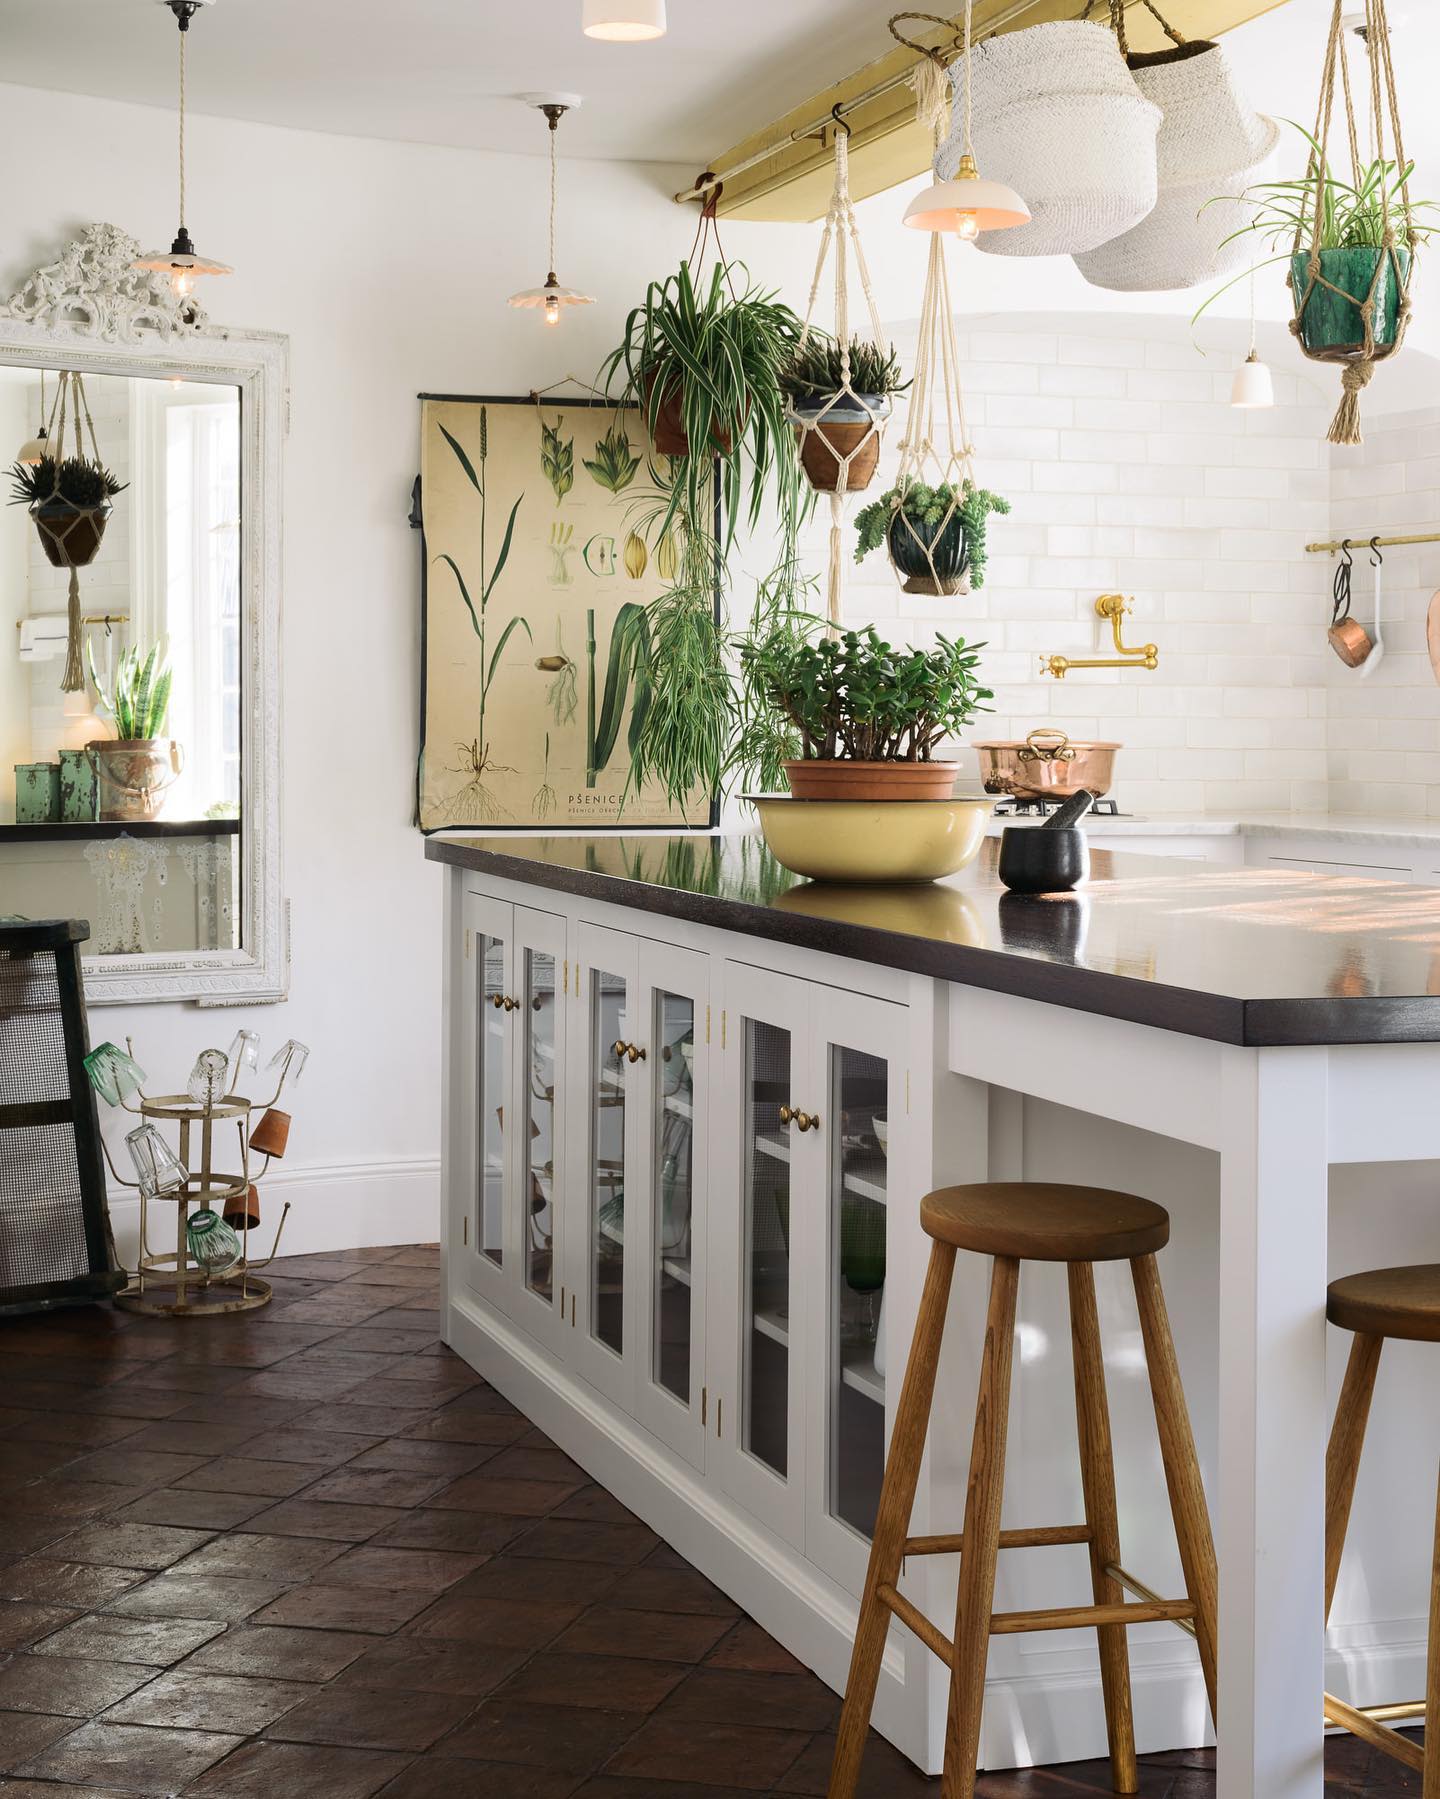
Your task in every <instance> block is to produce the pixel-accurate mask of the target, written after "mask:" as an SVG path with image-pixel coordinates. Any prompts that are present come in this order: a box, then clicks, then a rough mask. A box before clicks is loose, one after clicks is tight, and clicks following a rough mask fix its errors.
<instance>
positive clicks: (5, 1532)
mask: <svg viewBox="0 0 1440 1799" xmlns="http://www.w3.org/2000/svg"><path fill="white" fill-rule="evenodd" d="M74 1528H75V1520H74V1519H73V1518H33V1517H30V1516H29V1515H27V1514H26V1513H23V1512H14V1511H11V1510H10V1508H9V1507H8V1506H6V1505H4V1504H0V1541H3V1542H4V1544H5V1546H6V1548H7V1550H9V1551H10V1553H11V1554H13V1555H30V1554H32V1553H33V1552H34V1551H35V1550H37V1549H44V1548H45V1547H46V1546H47V1545H49V1544H52V1543H55V1542H57V1541H58V1540H59V1539H60V1538H61V1537H68V1536H69V1535H70V1533H71V1532H72V1531H73V1530H74Z"/></svg>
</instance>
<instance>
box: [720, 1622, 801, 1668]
mask: <svg viewBox="0 0 1440 1799" xmlns="http://www.w3.org/2000/svg"><path fill="white" fill-rule="evenodd" d="M705 1664H706V1666H707V1667H710V1668H744V1669H749V1670H751V1671H752V1672H754V1673H757V1674H803V1673H804V1672H805V1664H804V1663H803V1662H800V1661H797V1660H796V1659H795V1657H794V1656H793V1655H791V1653H790V1651H789V1650H788V1649H782V1648H781V1647H780V1645H779V1644H778V1643H777V1642H776V1641H775V1639H774V1637H772V1636H771V1635H770V1634H769V1632H768V1631H764V1630H761V1628H760V1626H759V1625H758V1624H757V1623H756V1622H755V1620H754V1619H753V1618H742V1619H741V1620H740V1622H739V1623H738V1624H734V1625H732V1626H731V1627H730V1630H729V1632H728V1634H727V1635H725V1636H723V1637H722V1638H721V1639H720V1641H719V1642H718V1643H717V1644H716V1645H715V1647H714V1649H712V1650H711V1652H710V1653H709V1655H707V1656H706V1657H705Z"/></svg>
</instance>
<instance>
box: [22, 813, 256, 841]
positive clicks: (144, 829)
mask: <svg viewBox="0 0 1440 1799" xmlns="http://www.w3.org/2000/svg"><path fill="white" fill-rule="evenodd" d="M239 834H240V820H239V819H238V818H132V819H127V820H125V821H124V822H123V823H121V822H118V821H117V822H111V821H110V820H104V821H102V820H100V819H70V820H62V819H56V820H55V821H54V822H53V823H52V824H43V825H0V844H3V843H99V842H102V841H104V840H106V839H108V838H111V837H237V836H238V835H239Z"/></svg>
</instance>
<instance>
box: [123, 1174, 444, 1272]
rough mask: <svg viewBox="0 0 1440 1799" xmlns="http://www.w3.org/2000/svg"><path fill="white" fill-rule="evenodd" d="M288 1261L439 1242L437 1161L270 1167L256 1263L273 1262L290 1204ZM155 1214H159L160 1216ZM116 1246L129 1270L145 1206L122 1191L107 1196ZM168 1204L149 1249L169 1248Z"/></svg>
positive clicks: (154, 1223) (285, 1242)
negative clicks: (277, 1234)
mask: <svg viewBox="0 0 1440 1799" xmlns="http://www.w3.org/2000/svg"><path fill="white" fill-rule="evenodd" d="M287 1201H288V1202H289V1205H290V1215H289V1217H288V1218H287V1219H286V1221H285V1234H284V1237H283V1238H282V1239H281V1244H280V1248H281V1252H282V1254H284V1255H287V1256H291V1255H311V1254H314V1253H315V1252H316V1251H324V1250H327V1249H370V1248H376V1247H380V1246H383V1245H386V1244H390V1243H434V1242H437V1241H438V1240H439V1236H440V1158H439V1156H396V1157H392V1158H390V1159H388V1160H385V1161H374V1162H311V1163H300V1164H298V1165H292V1166H290V1167H286V1166H284V1165H283V1164H280V1163H275V1164H272V1166H271V1169H270V1173H269V1174H268V1175H267V1176H266V1177H265V1179H264V1180H263V1181H262V1182H261V1183H260V1203H261V1224H260V1228H259V1230H258V1231H257V1232H256V1233H255V1236H256V1238H257V1239H258V1245H257V1248H256V1252H255V1253H256V1255H257V1257H263V1256H268V1255H269V1253H270V1245H271V1243H272V1242H273V1241H274V1235H275V1227H276V1225H277V1224H279V1222H280V1215H281V1213H282V1212H283V1211H284V1208H285V1204H286V1202H287ZM157 1214H158V1216H157ZM110 1219H111V1223H112V1224H113V1226H114V1229H115V1246H116V1250H117V1252H118V1254H119V1256H120V1259H121V1261H122V1262H123V1263H124V1264H125V1266H126V1267H128V1268H133V1267H134V1266H135V1257H136V1255H137V1254H138V1253H139V1238H140V1201H139V1199H138V1198H137V1197H136V1195H135V1194H134V1193H133V1192H129V1191H127V1190H126V1189H125V1188H123V1187H121V1188H113V1189H112V1190H111V1193H110ZM174 1228H175V1227H174V1221H173V1216H172V1214H171V1213H170V1209H169V1206H168V1205H165V1206H163V1207H155V1208H152V1211H151V1219H150V1243H151V1248H152V1249H155V1250H159V1249H160V1248H161V1247H162V1243H161V1239H164V1240H165V1242H164V1246H165V1247H171V1246H172V1244H171V1241H170V1240H171V1239H172V1238H173V1235H174Z"/></svg>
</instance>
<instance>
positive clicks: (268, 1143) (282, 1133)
mask: <svg viewBox="0 0 1440 1799" xmlns="http://www.w3.org/2000/svg"><path fill="white" fill-rule="evenodd" d="M289 1141H290V1114H289V1113H288V1112H282V1111H280V1109H279V1108H278V1107H277V1106H271V1107H270V1109H269V1111H268V1112H266V1113H264V1114H263V1115H262V1117H261V1119H260V1122H259V1124H257V1125H256V1126H255V1129H254V1130H253V1131H251V1133H250V1147H251V1149H252V1150H254V1151H255V1153H256V1154H257V1155H261V1156H283V1155H284V1154H285V1145H286V1144H287V1143H288V1142H289Z"/></svg>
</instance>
